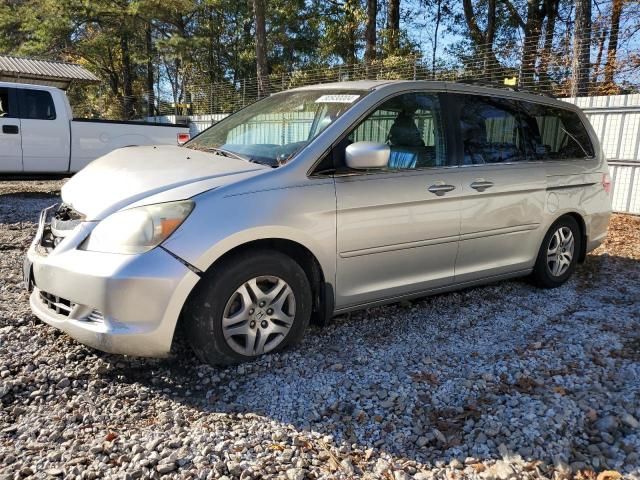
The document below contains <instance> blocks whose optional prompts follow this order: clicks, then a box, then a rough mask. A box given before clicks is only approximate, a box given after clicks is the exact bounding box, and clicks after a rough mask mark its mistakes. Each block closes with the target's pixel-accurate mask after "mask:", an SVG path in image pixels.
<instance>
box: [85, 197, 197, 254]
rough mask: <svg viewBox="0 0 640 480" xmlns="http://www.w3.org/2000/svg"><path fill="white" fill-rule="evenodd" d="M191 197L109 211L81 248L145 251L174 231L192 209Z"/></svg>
mask: <svg viewBox="0 0 640 480" xmlns="http://www.w3.org/2000/svg"><path fill="white" fill-rule="evenodd" d="M193 206H194V203H193V202H192V201H191V200H184V201H179V202H169V203H158V204H155V205H146V206H144V207H136V208H131V209H129V210H122V211H120V212H116V213H114V214H112V215H109V216H108V217H107V218H105V219H104V220H102V221H101V222H100V223H98V225H97V226H96V228H94V229H93V230H92V231H91V233H90V234H89V236H88V237H87V239H86V240H85V241H84V242H82V244H81V245H80V249H82V250H91V251H94V252H105V253H128V254H134V253H142V252H146V251H148V250H151V249H152V248H153V247H155V246H157V245H159V244H160V243H162V242H163V241H164V240H166V239H167V238H168V237H169V235H171V234H172V233H173V232H174V231H175V230H176V229H177V228H178V227H179V226H180V225H181V224H182V222H184V221H185V219H186V218H187V217H188V216H189V214H190V213H191V210H193Z"/></svg>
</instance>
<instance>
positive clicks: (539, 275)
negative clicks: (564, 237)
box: [531, 216, 584, 288]
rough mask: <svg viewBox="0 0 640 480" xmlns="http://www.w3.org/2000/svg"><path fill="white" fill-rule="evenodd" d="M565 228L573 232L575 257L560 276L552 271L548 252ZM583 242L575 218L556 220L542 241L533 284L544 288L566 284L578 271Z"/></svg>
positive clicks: (533, 275) (533, 273)
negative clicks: (555, 238) (555, 235)
mask: <svg viewBox="0 0 640 480" xmlns="http://www.w3.org/2000/svg"><path fill="white" fill-rule="evenodd" d="M563 227H564V228H568V229H569V230H571V233H572V234H573V239H574V247H573V256H572V258H571V263H570V264H569V267H568V268H567V269H566V271H564V272H563V273H562V274H560V275H554V274H553V272H552V271H551V267H550V266H549V262H548V261H547V250H548V249H549V248H550V245H551V242H552V239H553V236H554V234H555V233H556V232H557V231H558V230H559V229H561V228H563ZM583 241H584V239H583V238H582V234H581V232H580V227H579V226H578V222H576V220H575V219H574V218H573V217H570V216H564V217H560V218H559V219H558V220H556V221H555V222H554V224H553V225H551V227H550V228H549V231H548V232H547V234H546V235H545V237H544V240H543V241H542V245H540V250H539V251H538V257H537V259H536V264H535V267H534V268H533V272H532V274H531V278H532V280H533V282H534V283H535V284H536V285H537V286H539V287H542V288H557V287H559V286H560V285H562V284H564V283H565V282H566V281H567V280H568V279H569V277H570V276H571V275H572V274H573V272H574V270H575V269H576V265H577V264H578V258H579V256H580V252H581V251H582V242H583Z"/></svg>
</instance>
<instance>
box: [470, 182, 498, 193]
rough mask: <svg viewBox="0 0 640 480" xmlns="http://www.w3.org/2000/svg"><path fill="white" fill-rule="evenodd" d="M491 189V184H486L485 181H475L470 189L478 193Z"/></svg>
mask: <svg viewBox="0 0 640 480" xmlns="http://www.w3.org/2000/svg"><path fill="white" fill-rule="evenodd" d="M491 187H493V182H488V181H486V180H476V181H475V182H473V183H472V184H471V188H473V189H475V190H477V191H479V192H484V191H485V190H486V189H487V188H491Z"/></svg>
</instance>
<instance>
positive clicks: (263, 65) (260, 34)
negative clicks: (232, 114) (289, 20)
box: [253, 0, 269, 98]
mask: <svg viewBox="0 0 640 480" xmlns="http://www.w3.org/2000/svg"><path fill="white" fill-rule="evenodd" d="M253 15H254V20H255V27H256V72H257V77H258V98H262V97H266V96H267V95H269V70H268V66H267V31H266V26H265V14H264V0H253Z"/></svg>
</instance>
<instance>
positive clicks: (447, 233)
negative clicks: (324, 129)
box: [336, 92, 461, 309]
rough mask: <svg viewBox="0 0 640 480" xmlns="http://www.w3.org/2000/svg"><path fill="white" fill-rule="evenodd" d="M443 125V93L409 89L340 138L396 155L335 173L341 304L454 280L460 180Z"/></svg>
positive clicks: (338, 303)
mask: <svg viewBox="0 0 640 480" xmlns="http://www.w3.org/2000/svg"><path fill="white" fill-rule="evenodd" d="M444 131H445V128H444V125H443V120H442V114H441V108H440V97H439V95H438V94H435V93H420V92H418V93H407V94H402V95H399V96H397V97H394V98H391V99H389V100H387V101H385V103H383V104H382V105H381V106H380V107H378V108H377V109H376V110H375V111H374V112H373V113H371V114H370V115H369V116H368V117H367V118H366V119H365V120H364V121H363V122H361V123H360V124H359V125H358V126H357V127H356V128H355V129H354V130H353V131H352V132H351V133H350V134H349V135H348V136H347V138H346V141H343V142H341V144H342V145H343V146H342V148H344V145H345V144H349V143H353V142H358V141H369V142H378V143H387V144H388V145H389V146H390V150H391V154H390V159H389V164H388V167H387V168H385V169H381V170H378V171H367V172H363V171H349V170H346V171H344V172H343V174H342V175H340V174H338V175H337V176H336V196H337V249H338V252H337V253H338V258H337V279H336V284H337V294H336V307H337V308H338V309H339V308H344V307H349V306H356V305H363V304H366V303H370V302H375V301H378V300H388V299H392V298H395V297H399V296H402V295H406V294H412V293H419V292H423V291H427V290H431V289H435V288H438V287H443V286H446V285H448V284H451V283H452V282H453V275H454V263H455V258H456V251H457V248H458V235H459V226H460V210H459V205H458V198H459V196H460V193H461V188H460V186H461V185H460V180H459V174H460V173H459V169H458V168H457V167H456V166H454V165H452V162H451V161H450V157H449V155H448V152H447V146H446V139H445V136H444ZM337 148H338V147H337Z"/></svg>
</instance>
